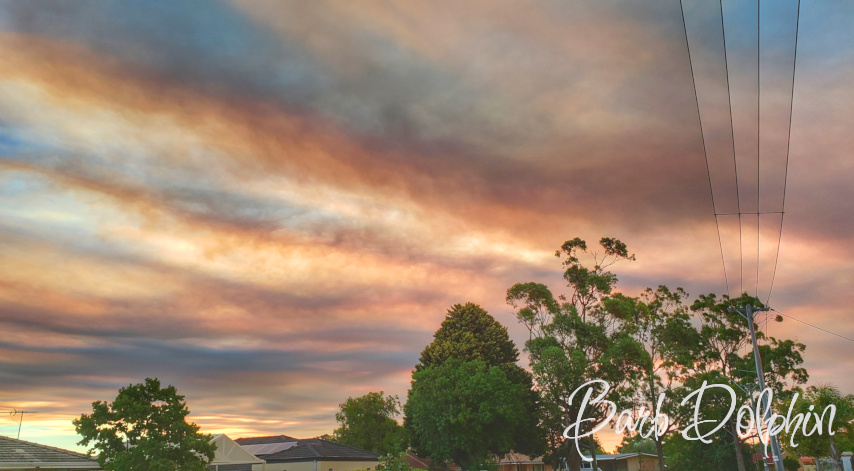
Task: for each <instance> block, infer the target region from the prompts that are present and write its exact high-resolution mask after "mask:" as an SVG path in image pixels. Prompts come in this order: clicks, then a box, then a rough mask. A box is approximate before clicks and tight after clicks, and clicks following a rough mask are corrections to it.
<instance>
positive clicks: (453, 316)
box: [415, 303, 524, 371]
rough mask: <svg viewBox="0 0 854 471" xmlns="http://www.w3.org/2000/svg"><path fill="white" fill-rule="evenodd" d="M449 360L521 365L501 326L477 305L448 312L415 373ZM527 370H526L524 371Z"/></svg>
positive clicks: (508, 336) (514, 347)
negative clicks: (518, 363)
mask: <svg viewBox="0 0 854 471" xmlns="http://www.w3.org/2000/svg"><path fill="white" fill-rule="evenodd" d="M449 358H456V359H458V360H463V361H471V360H483V361H484V362H486V364H487V365H490V366H502V365H507V366H515V367H516V368H517V369H521V368H519V366H518V365H517V364H516V362H517V361H518V360H519V351H518V350H517V349H516V345H514V344H513V341H512V340H510V335H509V334H508V333H507V327H504V326H503V325H501V323H500V322H498V321H497V320H495V318H494V317H492V316H491V315H489V313H488V312H486V311H485V310H484V309H483V308H482V307H480V306H478V305H477V304H474V303H466V304H464V305H461V304H455V305H453V306H452V307H451V309H448V313H447V315H446V316H445V319H444V320H443V321H442V325H441V326H440V327H439V329H438V330H436V333H434V334H433V341H432V342H430V344H429V345H427V347H425V348H424V350H423V351H422V352H421V358H420V360H419V362H418V364H417V365H416V366H415V371H421V370H422V369H424V368H429V367H431V366H439V365H441V364H442V363H444V362H445V361H446V360H448V359H449ZM523 371H524V370H523Z"/></svg>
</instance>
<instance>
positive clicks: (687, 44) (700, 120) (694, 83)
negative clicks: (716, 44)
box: [679, 0, 738, 295]
mask: <svg viewBox="0 0 854 471" xmlns="http://www.w3.org/2000/svg"><path fill="white" fill-rule="evenodd" d="M679 11H680V12H681V13H682V28H683V31H684V32H685V48H686V50H687V51H688V65H689V66H690V68H691V85H692V86H693V88H694V102H695V103H696V105H697V122H698V123H699V124H700V139H701V140H702V142H703V158H704V159H705V160H706V175H707V176H708V178H709V195H710V196H711V198H712V213H713V214H714V215H715V229H716V230H717V233H718V247H719V248H720V251H721V264H722V265H723V269H724V283H726V291H727V295H729V294H730V291H729V278H728V276H727V272H726V260H725V259H724V246H723V242H722V241H721V226H720V222H719V221H718V209H717V205H716V204H715V192H714V190H713V188H712V172H711V169H710V167H709V155H708V153H707V151H706V137H705V136H704V135H703V118H702V116H701V114H700V98H699V97H698V95H697V81H696V80H695V79H694V63H693V61H692V60H691V43H690V41H688V26H687V25H686V24H685V8H684V7H683V6H682V0H679ZM722 18H723V17H722ZM722 21H723V20H722ZM737 189H738V185H736V190H737Z"/></svg>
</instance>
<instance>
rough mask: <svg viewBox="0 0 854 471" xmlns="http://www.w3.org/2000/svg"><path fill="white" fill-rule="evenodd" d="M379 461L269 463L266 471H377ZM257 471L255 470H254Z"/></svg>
mask: <svg viewBox="0 0 854 471" xmlns="http://www.w3.org/2000/svg"><path fill="white" fill-rule="evenodd" d="M378 464H379V461H324V460H318V461H317V468H315V465H314V461H291V462H288V463H275V462H273V463H269V462H268V463H267V469H266V471H359V470H370V471H374V470H376V469H377V465H378ZM253 471H255V470H253Z"/></svg>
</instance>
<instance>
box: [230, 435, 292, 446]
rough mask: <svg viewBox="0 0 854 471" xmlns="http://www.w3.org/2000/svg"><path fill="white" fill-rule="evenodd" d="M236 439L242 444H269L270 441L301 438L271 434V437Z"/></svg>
mask: <svg viewBox="0 0 854 471" xmlns="http://www.w3.org/2000/svg"><path fill="white" fill-rule="evenodd" d="M234 441H236V442H237V443H239V444H241V445H268V444H270V443H285V442H296V441H299V440H298V439H296V438H294V437H289V436H287V435H271V436H269V437H246V438H235V439H234Z"/></svg>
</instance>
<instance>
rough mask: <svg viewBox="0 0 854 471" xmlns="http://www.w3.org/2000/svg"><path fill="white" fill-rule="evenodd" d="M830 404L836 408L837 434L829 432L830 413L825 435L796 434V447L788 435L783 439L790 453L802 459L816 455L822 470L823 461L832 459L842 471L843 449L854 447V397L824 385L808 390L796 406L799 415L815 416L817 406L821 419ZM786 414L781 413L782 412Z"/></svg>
mask: <svg viewBox="0 0 854 471" xmlns="http://www.w3.org/2000/svg"><path fill="white" fill-rule="evenodd" d="M799 392H800V391H799ZM829 405H833V406H834V408H835V415H834V418H833V427H832V428H833V431H834V434H833V435H830V434H829V433H828V427H829V420H830V419H829V417H830V413H829V412H828V413H827V414H825V415H824V421H823V427H822V429H823V430H822V432H821V434H819V433H817V432H816V433H813V434H811V435H810V436H805V435H804V434H803V433H802V431H795V432H794V433H795V437H794V441H795V443H796V444H797V446H796V447H792V446H791V440H790V438H792V437H790V435H789V434H788V433H785V435H784V437H783V438H782V439H781V442H782V443H783V445H784V446H786V448H787V449H788V451H789V452H791V453H793V454H797V455H799V456H814V457H815V458H816V466H817V468H818V469H819V471H820V468H821V463H819V458H820V457H825V456H827V457H830V459H831V460H832V461H833V462H835V463H836V466H838V467H839V469H843V468H842V457H841V454H840V451H841V450H844V449H845V448H842V447H850V446H852V445H854V424H852V421H854V395H850V394H848V395H844V394H842V393H841V392H840V391H839V389H838V388H837V387H836V386H833V385H831V384H822V385H818V386H810V387H808V388H807V389H806V391H804V392H803V395H802V397H801V398H799V399H798V400H797V402H795V405H794V413H795V414H809V413H811V411H810V406H813V410H812V412H813V413H815V414H817V415H818V416H819V417H821V415H822V413H823V412H824V411H825V408H826V407H827V406H829ZM786 409H788V407H786ZM782 412H783V411H779V412H778V413H782ZM816 422H817V421H816V420H812V421H811V422H810V425H809V427H808V428H807V430H811V429H812V427H813V426H814V425H815V424H816Z"/></svg>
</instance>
